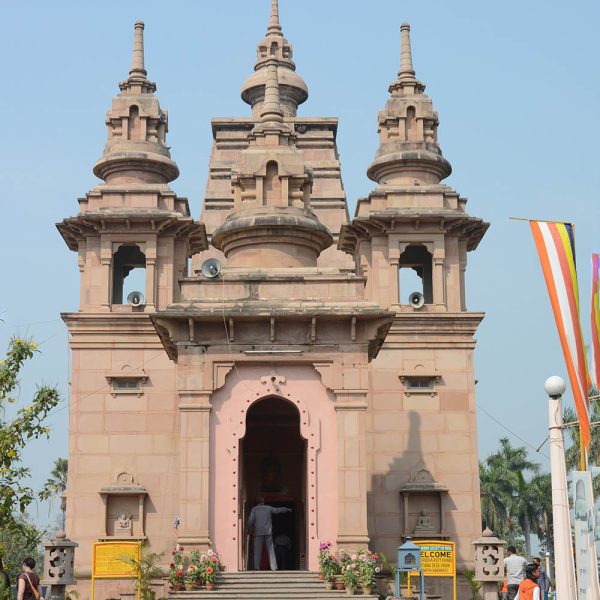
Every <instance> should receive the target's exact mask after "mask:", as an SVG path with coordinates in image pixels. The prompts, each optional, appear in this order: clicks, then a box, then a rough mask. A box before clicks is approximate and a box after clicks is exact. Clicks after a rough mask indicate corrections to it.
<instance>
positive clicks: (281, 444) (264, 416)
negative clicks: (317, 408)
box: [239, 397, 306, 570]
mask: <svg viewBox="0 0 600 600" xmlns="http://www.w3.org/2000/svg"><path fill="white" fill-rule="evenodd" d="M239 464H240V466H241V470H240V492H241V494H240V500H241V507H240V508H241V514H242V515H243V525H244V527H245V524H246V523H247V522H248V517H249V515H250V511H251V510H252V507H253V506H254V505H255V504H256V501H257V498H263V499H264V501H265V504H268V505H269V506H273V507H275V508H281V507H285V508H290V509H292V510H291V512H285V513H280V514H274V515H273V516H272V523H273V545H274V547H275V555H276V558H277V567H278V569H279V570H304V569H306V561H305V557H306V517H305V505H306V440H304V439H303V438H302V436H301V434H300V414H299V413H298V409H297V408H296V407H295V406H294V405H293V404H292V403H291V402H288V401H287V400H283V399H282V398H277V397H269V398H265V399H264V400H260V401H258V402H256V403H255V404H254V405H253V406H252V407H251V408H250V410H249V411H248V414H247V416H246V434H245V436H244V438H243V439H242V440H240V463H239ZM242 544H243V548H242V561H243V566H244V568H245V569H246V570H251V569H252V568H253V560H252V558H253V547H252V540H251V539H250V538H249V537H248V536H244V539H243V540H242ZM260 566H261V569H269V568H270V567H269V561H268V557H267V556H266V552H265V551H263V556H262V559H261V565H260Z"/></svg>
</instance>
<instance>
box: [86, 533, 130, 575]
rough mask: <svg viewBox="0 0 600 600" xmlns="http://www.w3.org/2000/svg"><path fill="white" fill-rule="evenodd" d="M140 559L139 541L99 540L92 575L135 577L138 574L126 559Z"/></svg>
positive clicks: (94, 550) (95, 545)
mask: <svg viewBox="0 0 600 600" xmlns="http://www.w3.org/2000/svg"><path fill="white" fill-rule="evenodd" d="M127 558H132V559H134V560H139V559H140V544H139V543H138V542H97V543H95V544H94V548H93V557H92V577H93V578H95V579H100V578H126V579H135V577H137V575H136V574H135V572H134V571H133V568H132V566H131V565H130V564H128V563H127V562H125V560H124V559H127Z"/></svg>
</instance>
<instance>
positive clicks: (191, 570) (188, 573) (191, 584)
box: [184, 563, 198, 592]
mask: <svg viewBox="0 0 600 600" xmlns="http://www.w3.org/2000/svg"><path fill="white" fill-rule="evenodd" d="M197 581H198V567H196V565H195V564H193V563H190V564H189V565H188V568H187V569H186V570H185V578H184V585H185V591H186V592H191V591H192V590H193V589H195V588H196V582H197Z"/></svg>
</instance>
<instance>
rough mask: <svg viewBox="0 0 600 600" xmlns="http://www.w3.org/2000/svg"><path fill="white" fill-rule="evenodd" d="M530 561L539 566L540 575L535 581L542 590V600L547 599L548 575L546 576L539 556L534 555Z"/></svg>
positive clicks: (548, 589) (548, 590)
mask: <svg viewBox="0 0 600 600" xmlns="http://www.w3.org/2000/svg"><path fill="white" fill-rule="evenodd" d="M532 561H533V563H534V564H536V565H537V566H538V567H539V568H540V576H539V577H538V580H537V582H538V585H539V586H540V589H541V590H542V600H548V592H550V577H549V576H548V573H546V569H544V567H542V559H541V558H539V557H537V556H536V557H535V558H533V559H532Z"/></svg>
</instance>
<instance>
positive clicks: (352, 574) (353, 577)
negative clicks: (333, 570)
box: [342, 554, 359, 596]
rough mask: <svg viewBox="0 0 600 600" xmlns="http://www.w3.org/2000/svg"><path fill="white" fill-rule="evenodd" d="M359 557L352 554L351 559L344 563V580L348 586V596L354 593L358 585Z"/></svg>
mask: <svg viewBox="0 0 600 600" xmlns="http://www.w3.org/2000/svg"><path fill="white" fill-rule="evenodd" d="M357 560H358V557H357V555H356V554H352V555H350V560H349V561H346V562H345V563H344V564H343V565H342V581H343V582H344V585H345V586H346V594H347V595H348V596H352V595H354V592H355V590H356V588H357V586H358V581H359V571H358V564H357Z"/></svg>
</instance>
